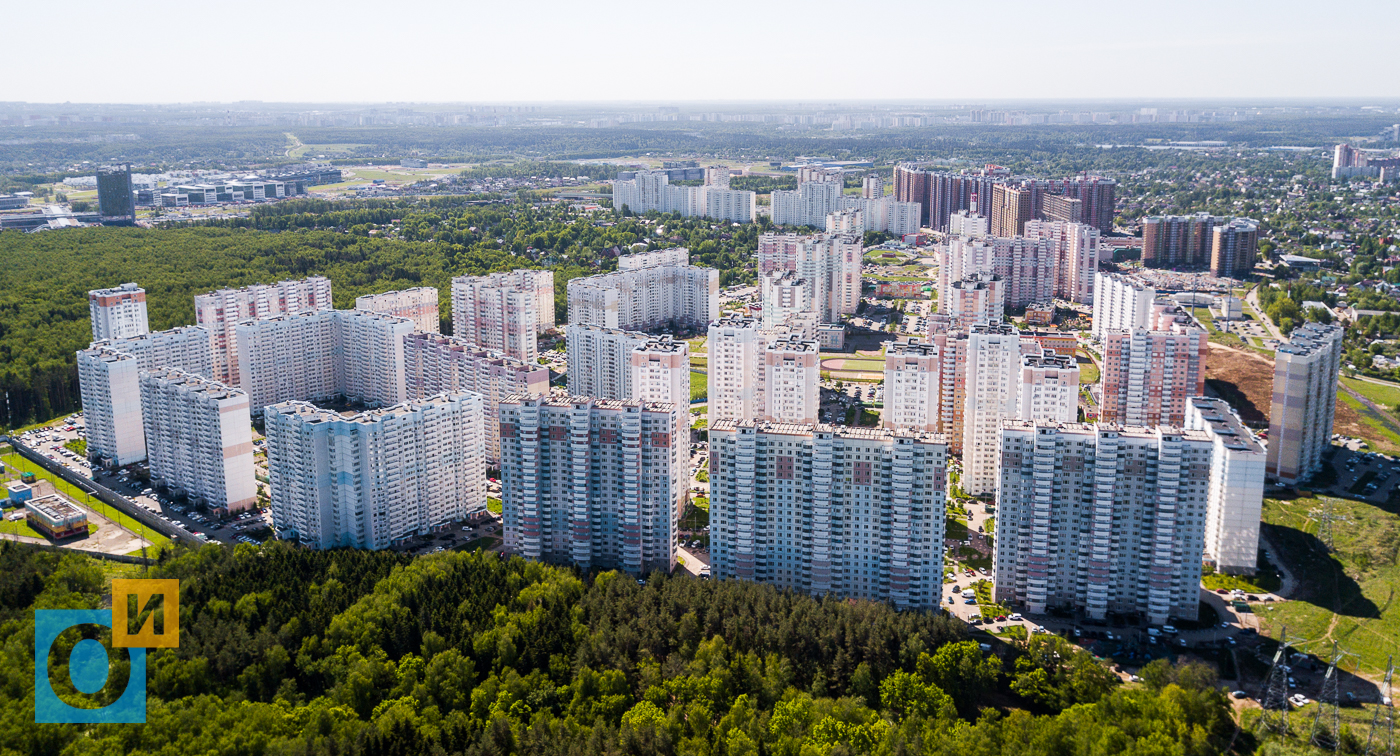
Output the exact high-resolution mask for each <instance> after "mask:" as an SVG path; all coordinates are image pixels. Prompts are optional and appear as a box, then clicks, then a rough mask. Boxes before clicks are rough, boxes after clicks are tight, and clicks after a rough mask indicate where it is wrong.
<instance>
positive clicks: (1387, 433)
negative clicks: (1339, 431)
mask: <svg viewBox="0 0 1400 756" xmlns="http://www.w3.org/2000/svg"><path fill="white" fill-rule="evenodd" d="M1337 401H1340V402H1342V403H1344V404H1346V405H1347V406H1348V407H1351V408H1352V409H1354V410H1356V414H1357V415H1358V416H1360V419H1361V425H1362V426H1363V427H1364V428H1365V429H1366V432H1365V433H1363V434H1362V438H1365V439H1366V441H1367V442H1368V443H1370V444H1371V447H1372V448H1374V449H1375V450H1376V451H1378V452H1384V453H1386V454H1400V435H1396V434H1395V432H1394V431H1392V430H1390V429H1389V428H1387V427H1386V426H1385V425H1384V424H1382V423H1381V422H1380V421H1379V420H1375V419H1374V418H1372V417H1371V415H1370V414H1369V413H1370V411H1371V409H1370V408H1369V407H1367V406H1366V405H1364V404H1362V403H1361V400H1359V399H1357V398H1356V397H1354V396H1352V395H1351V394H1348V393H1346V392H1345V391H1339V392H1338V393H1337Z"/></svg>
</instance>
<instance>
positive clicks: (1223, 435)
mask: <svg viewBox="0 0 1400 756" xmlns="http://www.w3.org/2000/svg"><path fill="white" fill-rule="evenodd" d="M1186 427H1187V428H1190V429H1193V430H1203V431H1205V432H1206V433H1208V434H1209V435H1210V438H1211V441H1212V443H1213V444H1214V446H1215V448H1214V451H1213V452H1212V454H1211V458H1210V465H1211V469H1210V504H1209V506H1208V508H1207V509H1206V541H1205V557H1204V558H1205V561H1206V562H1207V563H1208V564H1212V565H1214V566H1215V569H1216V571H1218V572H1222V573H1225V574H1228V575H1253V574H1254V573H1255V571H1256V570H1257V568H1258V565H1259V521H1260V519H1261V512H1262V511H1263V506H1264V465H1265V462H1266V455H1265V453H1264V447H1263V445H1261V444H1260V443H1259V439H1257V438H1255V437H1254V434H1253V433H1251V432H1250V431H1249V429H1248V428H1246V427H1245V426H1244V423H1242V422H1240V417H1239V415H1237V414H1235V411H1234V410H1233V409H1232V408H1231V407H1230V405H1229V404H1228V403H1226V402H1225V401H1224V400H1222V399H1208V398H1206V397H1203V396H1201V397H1194V398H1192V399H1191V400H1190V401H1188V402H1187V403H1186Z"/></svg>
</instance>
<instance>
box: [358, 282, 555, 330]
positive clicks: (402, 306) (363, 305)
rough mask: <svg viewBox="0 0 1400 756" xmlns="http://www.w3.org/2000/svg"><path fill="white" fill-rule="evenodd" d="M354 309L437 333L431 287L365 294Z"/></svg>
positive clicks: (435, 296) (434, 293)
mask: <svg viewBox="0 0 1400 756" xmlns="http://www.w3.org/2000/svg"><path fill="white" fill-rule="evenodd" d="M552 296H553V294H552V293H551V297H552ZM355 309H357V310H368V311H369V312H379V313H383V314H385V315H393V316H394V317H396V318H408V319H409V320H411V321H413V329H414V330H415V331H419V332H421V333H437V332H438V330H439V327H440V326H439V321H438V290H437V289H436V288H435V287H432V286H418V287H414V288H412V289H404V290H403V291H386V292H383V293H381V294H365V295H363V296H359V297H356V298H355Z"/></svg>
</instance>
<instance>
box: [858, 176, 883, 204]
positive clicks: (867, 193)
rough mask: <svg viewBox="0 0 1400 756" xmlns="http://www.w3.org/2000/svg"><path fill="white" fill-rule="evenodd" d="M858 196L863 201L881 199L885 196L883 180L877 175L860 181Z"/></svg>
mask: <svg viewBox="0 0 1400 756" xmlns="http://www.w3.org/2000/svg"><path fill="white" fill-rule="evenodd" d="M860 196H861V197H862V198H863V199H882V198H883V197H884V196H885V179H884V178H883V177H881V176H880V174H878V173H872V174H870V175H868V176H866V177H865V178H863V179H861V182H860Z"/></svg>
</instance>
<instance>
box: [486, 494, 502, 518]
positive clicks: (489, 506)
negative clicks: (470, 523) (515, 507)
mask: <svg viewBox="0 0 1400 756" xmlns="http://www.w3.org/2000/svg"><path fill="white" fill-rule="evenodd" d="M486 511H488V512H490V513H491V514H500V513H501V500H500V499H497V498H495V497H494V496H488V497H486Z"/></svg>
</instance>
